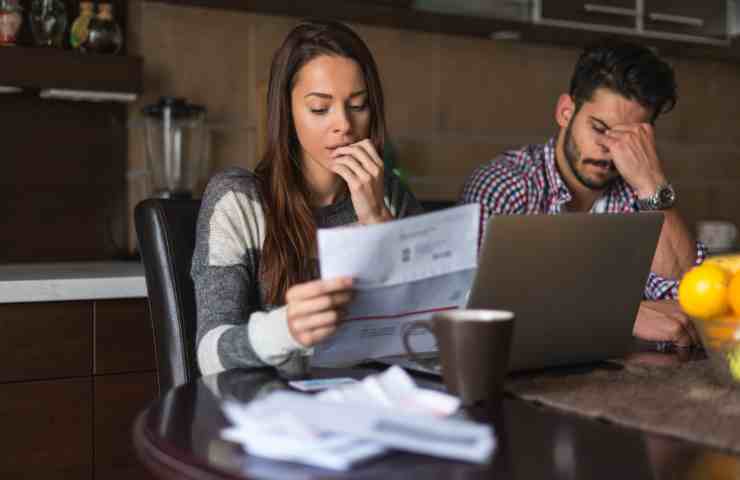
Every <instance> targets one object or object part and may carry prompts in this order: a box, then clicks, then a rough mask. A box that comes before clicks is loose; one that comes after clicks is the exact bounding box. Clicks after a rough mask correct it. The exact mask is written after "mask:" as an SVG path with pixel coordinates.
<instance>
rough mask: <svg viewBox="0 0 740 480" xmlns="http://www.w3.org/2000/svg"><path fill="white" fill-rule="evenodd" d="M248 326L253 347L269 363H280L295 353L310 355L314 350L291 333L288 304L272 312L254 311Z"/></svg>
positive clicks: (261, 358)
mask: <svg viewBox="0 0 740 480" xmlns="http://www.w3.org/2000/svg"><path fill="white" fill-rule="evenodd" d="M247 328H248V330H249V343H250V345H252V349H253V350H254V352H255V353H256V354H257V356H258V357H259V358H260V360H262V361H263V362H265V363H266V364H267V365H280V364H282V363H284V362H285V361H286V360H288V358H289V357H290V356H291V355H293V354H295V353H298V354H300V355H310V354H311V352H312V351H313V349H312V348H307V347H304V346H303V345H301V344H300V343H298V341H297V340H296V339H295V338H293V335H291V333H290V329H289V328H288V307H287V306H283V307H280V308H276V309H275V310H271V311H270V312H254V313H252V315H251V316H250V318H249V324H248V326H247Z"/></svg>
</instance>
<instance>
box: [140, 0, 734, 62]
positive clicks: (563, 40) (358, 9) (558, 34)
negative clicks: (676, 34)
mask: <svg viewBox="0 0 740 480" xmlns="http://www.w3.org/2000/svg"><path fill="white" fill-rule="evenodd" d="M144 1H146V2H152V3H167V4H172V5H179V6H191V7H206V8H217V9H226V10H240V11H248V12H253V13H259V14H267V15H285V16H290V17H297V18H307V17H314V18H315V17H326V18H335V19H339V20H342V21H347V22H357V23H364V24H368V25H377V26H386V27H392V28H399V29H408V30H419V31H425V32H433V33H442V34H452V35H466V36H474V37H482V38H502V39H504V41H510V40H508V39H511V38H512V37H513V38H515V39H517V40H521V41H524V42H529V43H539V44H548V45H565V46H573V47H577V48H582V47H583V46H584V45H587V44H589V43H591V42H593V41H595V40H596V39H599V38H603V37H604V36H605V35H608V36H610V37H615V38H621V39H624V40H632V41H636V42H639V43H643V44H646V45H649V46H651V47H655V48H657V49H658V50H659V51H660V53H661V55H667V56H676V57H689V58H700V59H705V60H708V59H713V60H721V61H728V62H740V40H738V39H733V40H732V42H731V44H730V45H728V46H714V45H702V44H697V43H693V42H689V41H679V40H667V39H663V38H651V37H646V36H640V35H638V34H637V33H635V34H630V33H620V32H596V31H589V30H580V29H575V28H567V27H562V26H552V25H544V24H535V23H532V22H522V21H517V20H511V19H505V18H494V17H490V16H474V15H472V14H471V15H460V14H448V13H438V12H432V11H420V10H417V9H414V8H412V7H410V5H411V2H409V1H407V0H364V1H361V0H319V1H313V2H296V1H295V0H144Z"/></svg>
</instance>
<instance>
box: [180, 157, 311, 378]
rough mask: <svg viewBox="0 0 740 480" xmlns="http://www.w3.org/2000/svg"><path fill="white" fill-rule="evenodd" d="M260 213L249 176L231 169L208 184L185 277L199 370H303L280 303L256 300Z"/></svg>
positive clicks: (258, 291) (261, 235)
mask: <svg viewBox="0 0 740 480" xmlns="http://www.w3.org/2000/svg"><path fill="white" fill-rule="evenodd" d="M264 237H265V232H264V213H263V210H262V206H261V204H260V201H259V197H258V195H257V194H256V188H255V180H254V178H253V177H252V175H251V174H249V173H248V172H246V171H243V170H236V169H232V170H229V171H227V172H225V173H224V174H220V175H218V176H216V177H214V179H213V180H212V181H211V182H210V183H209V186H208V188H207V189H206V192H205V194H204V197H203V202H202V205H201V211H200V214H199V218H198V226H197V230H196V245H195V252H194V255H193V264H192V269H191V274H192V277H193V282H194V284H195V297H196V307H197V335H196V354H197V359H198V366H199V368H200V371H201V373H202V374H203V375H207V374H212V373H217V372H220V371H223V370H227V369H230V368H236V367H241V368H250V367H263V366H267V365H272V366H277V367H280V368H281V369H285V370H287V371H289V372H290V371H296V370H297V371H300V370H302V369H303V368H305V359H303V358H301V357H303V356H304V354H305V353H306V352H307V350H306V349H305V348H304V347H302V346H301V345H300V344H299V343H298V342H296V341H295V339H293V337H292V336H291V334H290V332H289V330H288V323H287V316H286V308H285V307H281V308H274V307H273V308H270V307H269V306H265V305H263V304H262V300H261V299H262V295H261V292H262V288H261V285H260V283H259V274H258V273H259V258H260V251H261V247H262V244H263V242H264Z"/></svg>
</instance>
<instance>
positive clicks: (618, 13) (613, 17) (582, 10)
mask: <svg viewBox="0 0 740 480" xmlns="http://www.w3.org/2000/svg"><path fill="white" fill-rule="evenodd" d="M542 19H543V20H546V21H547V20H554V21H558V22H566V23H569V24H570V23H573V24H579V25H593V26H601V27H604V26H607V27H622V28H635V26H636V19H637V7H636V5H635V0H542Z"/></svg>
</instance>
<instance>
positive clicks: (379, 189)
mask: <svg viewBox="0 0 740 480" xmlns="http://www.w3.org/2000/svg"><path fill="white" fill-rule="evenodd" d="M267 97H268V98H267V105H268V115H267V137H268V138H267V148H266V153H265V155H264V158H263V159H262V160H261V162H260V163H259V164H258V166H257V168H256V170H255V172H254V173H251V172H248V171H245V170H242V169H238V168H232V169H229V170H227V171H225V172H223V173H221V174H218V175H216V176H215V177H214V178H212V179H211V181H210V182H209V184H208V187H207V188H206V191H205V194H204V198H203V203H202V206H201V211H200V216H199V219H198V228H197V237H196V247H195V254H194V257H193V266H192V276H193V280H194V282H195V291H196V303H197V310H198V331H197V345H196V348H197V357H198V365H199V368H200V370H201V373H203V374H210V373H215V372H219V371H221V370H225V369H229V368H234V367H260V366H265V365H272V366H276V367H278V368H280V369H281V370H283V371H284V372H285V373H287V374H293V375H297V374H300V373H301V372H302V371H303V369H304V368H305V365H306V356H307V355H308V354H310V352H311V347H312V346H313V345H316V344H317V343H319V342H321V341H322V340H324V339H325V338H327V337H329V336H330V335H332V334H333V333H334V332H335V331H336V329H337V327H338V326H339V325H340V324H341V322H342V309H343V308H344V307H345V306H346V305H347V303H348V302H349V301H350V299H351V297H352V279H351V278H335V279H329V280H317V279H316V278H318V268H317V267H318V262H317V259H316V255H317V253H316V252H317V249H316V229H317V228H328V227H335V226H339V225H348V224H353V223H360V224H365V225H367V224H373V223H379V222H385V221H388V220H391V219H393V218H399V217H403V216H406V215H410V214H413V213H417V212H419V211H420V210H421V209H420V207H419V205H418V203H417V202H416V200H415V199H414V197H413V196H412V195H411V194H410V193H409V192H408V191H407V190H405V189H404V187H403V185H402V184H401V183H400V182H399V181H398V179H397V178H396V177H395V176H394V175H393V174H391V173H390V172H385V171H384V169H383V161H382V159H381V154H380V153H379V152H382V151H383V144H384V142H385V135H386V133H385V113H384V107H383V93H382V90H381V85H380V79H379V76H378V72H377V67H376V66H375V61H374V60H373V58H372V55H371V54H370V51H369V50H368V48H367V46H366V45H365V44H364V43H363V41H362V40H361V39H360V38H359V37H358V36H357V35H356V34H355V33H354V32H353V31H352V30H351V29H349V28H348V27H346V26H345V25H342V24H340V23H336V22H323V21H322V22H319V21H313V22H306V23H302V24H300V25H298V26H297V27H295V28H294V29H293V30H292V31H291V32H290V33H289V34H288V37H287V38H286V40H285V42H284V43H283V45H282V46H281V47H280V49H279V50H278V51H277V52H276V54H275V57H274V58H273V62H272V67H271V70H270V84H269V89H268V95H267Z"/></svg>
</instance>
